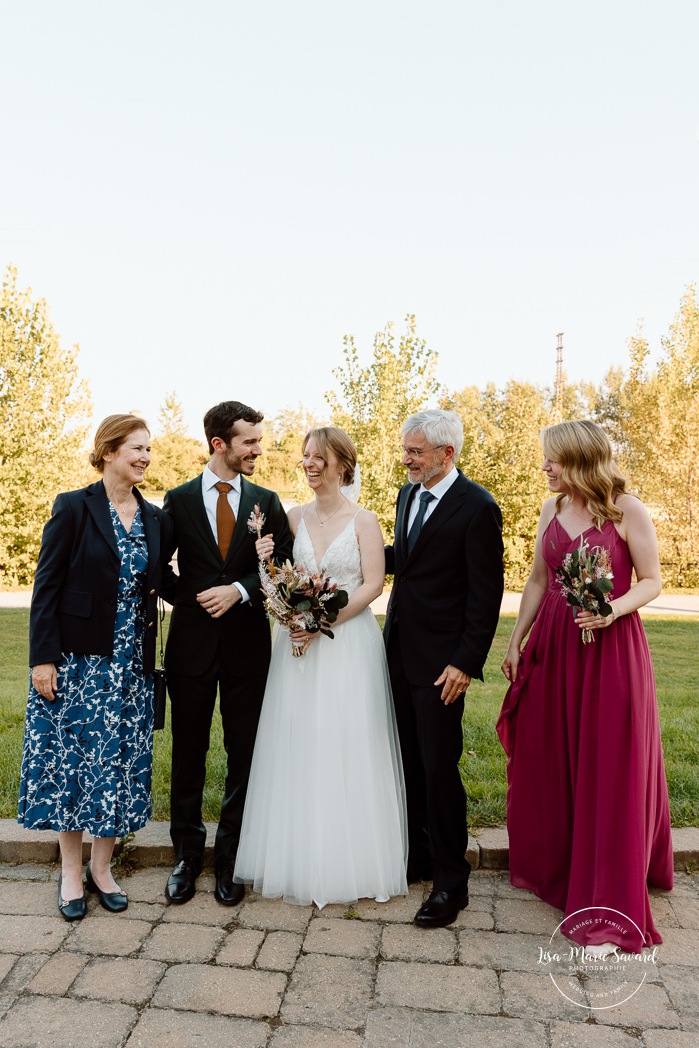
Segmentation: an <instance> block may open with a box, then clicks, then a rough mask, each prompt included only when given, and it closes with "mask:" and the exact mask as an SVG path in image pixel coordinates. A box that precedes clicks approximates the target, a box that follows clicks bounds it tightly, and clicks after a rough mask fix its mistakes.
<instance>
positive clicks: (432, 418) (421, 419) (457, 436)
mask: <svg viewBox="0 0 699 1048" xmlns="http://www.w3.org/2000/svg"><path fill="white" fill-rule="evenodd" d="M409 433H422V435H423V437H424V438H425V439H426V440H427V441H428V442H429V443H430V444H431V445H432V447H433V448H436V447H438V446H439V445H440V444H453V445H454V462H457V461H458V459H459V455H460V454H461V449H462V448H463V446H464V427H463V424H462V422H461V419H460V418H459V416H458V415H457V414H456V412H455V411H440V410H439V409H437V408H430V409H429V410H427V411H417V412H416V413H415V414H414V415H409V416H408V418H407V419H406V420H405V422H404V423H403V427H402V429H401V434H402V435H403V437H406V436H407V435H408V434H409Z"/></svg>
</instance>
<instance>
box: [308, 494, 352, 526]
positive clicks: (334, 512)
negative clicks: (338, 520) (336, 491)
mask: <svg viewBox="0 0 699 1048" xmlns="http://www.w3.org/2000/svg"><path fill="white" fill-rule="evenodd" d="M345 502H347V499H346V498H345V496H344V495H343V496H342V502H341V503H340V505H339V506H338V507H337V509H334V510H333V511H332V513H331V514H330V516H329V517H326V518H325V520H321V519H320V513H319V512H318V503H317V502H316V507H315V510H316V517H317V518H318V523H319V524H320V526H321V528H323V527H325V525H326V524H327V523H328V521H329V520H332V518H333V517H334V516H335V514H336V513H339V512H340V510H341V509H342V507H343V506H344V504H345Z"/></svg>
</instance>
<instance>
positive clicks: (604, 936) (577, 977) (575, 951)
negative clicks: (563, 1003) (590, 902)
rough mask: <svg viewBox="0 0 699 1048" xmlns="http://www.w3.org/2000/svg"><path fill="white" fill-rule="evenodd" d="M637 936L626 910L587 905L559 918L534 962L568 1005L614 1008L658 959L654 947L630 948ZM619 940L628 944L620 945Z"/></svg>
mask: <svg viewBox="0 0 699 1048" xmlns="http://www.w3.org/2000/svg"><path fill="white" fill-rule="evenodd" d="M639 937H640V938H641V940H643V933H642V932H641V930H640V928H639V927H638V925H637V924H635V923H634V922H633V921H632V920H631V918H630V917H627V916H626V914H624V913H621V912H620V911H619V910H614V909H612V908H611V907H607V906H588V907H585V908H584V909H582V910H577V911H576V912H575V913H571V914H569V915H568V916H567V917H566V918H564V920H562V921H561V923H560V924H559V925H558V927H557V928H556V929H555V931H554V932H553V934H552V935H551V938H550V939H549V941H548V943H547V944H546V946H544V947H541V946H540V947H539V957H538V964H539V965H540V966H541V967H542V968H543V969H544V970H545V971H547V972H548V974H549V976H550V978H551V981H552V982H553V984H554V986H555V987H556V989H557V990H558V992H559V993H560V994H562V995H563V997H565V998H566V1000H567V1001H570V1002H571V1004H575V1005H577V1006H578V1007H580V1008H589V1009H591V1010H592V1011H602V1010H603V1009H605V1008H616V1007H618V1005H620V1004H624V1002H625V1001H628V1000H629V999H630V998H631V997H633V996H634V994H636V993H638V991H639V990H640V988H641V987H642V986H643V983H644V982H645V981H646V979H647V977H648V974H649V972H650V971H652V969H653V966H655V965H657V963H658V948H657V947H654V948H653V949H652V950H641V952H640V953H638V952H636V951H635V950H634V949H633V946H632V944H633V943H634V942H638V939H639ZM590 939H594V941H595V944H594V945H592V944H591V943H590V942H589V940H590ZM578 940H583V941H585V940H587V941H588V945H586V946H583V945H581V944H580V943H579V942H578ZM625 941H626V942H627V943H628V946H624V945H620V943H621V944H623V943H624V942H625Z"/></svg>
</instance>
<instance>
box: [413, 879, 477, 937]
mask: <svg viewBox="0 0 699 1048" xmlns="http://www.w3.org/2000/svg"><path fill="white" fill-rule="evenodd" d="M467 906H468V888H467V889H466V891H464V892H439V891H437V892H430V894H429V895H428V896H427V901H426V902H423V904H422V906H421V907H420V909H419V910H418V911H417V913H416V914H415V924H417V925H418V926H419V927H420V928H443V927H444V925H445V924H451V923H452V922H453V921H455V920H456V918H457V917H458V916H459V912H460V911H461V910H463V909H465V908H466V907H467Z"/></svg>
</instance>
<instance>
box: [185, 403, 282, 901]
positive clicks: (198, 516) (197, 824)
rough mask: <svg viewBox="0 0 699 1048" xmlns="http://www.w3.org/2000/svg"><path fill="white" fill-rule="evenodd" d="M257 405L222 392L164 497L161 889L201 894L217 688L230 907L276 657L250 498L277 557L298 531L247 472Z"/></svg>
mask: <svg viewBox="0 0 699 1048" xmlns="http://www.w3.org/2000/svg"><path fill="white" fill-rule="evenodd" d="M262 418H263V416H262V414H261V413H260V412H259V411H255V410H254V409H253V408H250V407H247V405H245V404H241V403H240V402H239V401H234V400H233V401H225V402H223V403H222V404H217V405H216V407H213V408H211V410H210V411H208V412H207V413H206V415H205V417H204V431H205V433H206V439H207V440H208V443H209V452H210V455H211V458H210V460H209V463H208V465H207V466H206V467H205V469H204V472H203V474H202V475H201V476H199V477H196V478H195V479H194V480H191V481H189V482H188V483H186V484H182V485H181V486H180V487H178V488H174V489H173V490H172V491H168V492H167V494H166V496H165V509H166V510H167V511H168V512H169V513H170V514H171V515H172V518H173V521H174V526H175V545H176V547H177V550H178V554H177V564H178V570H179V577H176V578H175V579H174V581H173V580H171V585H172V589H171V592H170V593H168V591H167V589H166V590H165V595H166V597H167V598H168V599H170V600H172V603H173V604H174V607H173V612H172V620H171V624H170V632H169V636H168V642H167V649H166V653H165V666H166V669H167V678H168V690H169V693H170V698H171V700H172V787H171V805H170V836H171V838H172V843H173V847H174V850H175V857H176V859H177V865H176V866H175V869H174V870H173V872H172V874H171V875H170V877H169V879H168V882H167V887H166V889H165V894H166V896H167V898H168V899H169V900H170V902H173V903H184V902H187V900H188V899H191V897H192V896H193V895H194V892H195V882H196V878H197V876H198V874H199V872H200V869H201V860H202V854H203V851H204V845H205V842H206V830H205V827H204V824H203V822H202V796H203V790H204V781H205V775H206V753H207V750H208V748H209V733H210V730H211V720H212V716H213V711H214V705H215V702H216V693H217V691H218V694H219V706H220V712H221V720H222V724H223V741H224V746H225V749H226V754H227V758H228V766H227V776H226V785H225V794H224V797H223V800H222V804H221V815H220V819H219V824H218V830H217V833H216V842H215V847H214V860H215V874H216V889H215V893H214V894H215V896H216V898H217V900H218V901H219V902H220V903H222V904H224V905H226V906H233V905H235V904H236V903H237V902H240V900H241V898H242V896H243V893H244V888H243V885H242V884H234V882H233V867H234V865H235V857H236V852H237V848H238V842H239V837H240V827H241V823H242V818H243V807H244V804H245V792H246V789H247V783H248V777H249V774H250V764H251V761H252V752H253V748H254V744H255V733H256V731H257V722H258V720H259V716H260V710H261V707H262V698H263V695H264V690H265V683H266V680H267V670H268V667H269V659H270V630H269V624H268V622H267V618H266V615H265V612H264V607H263V604H262V599H261V596H260V579H259V575H258V558H257V553H256V552H255V539H256V537H257V536H256V535H255V534H253V533H251V531H250V530H249V529H248V519H249V517H250V513H251V512H252V510H253V508H254V507H255V505H256V504H257V505H259V506H260V509H261V511H262V513H263V514H264V515H265V518H266V524H265V529H264V530H265V534H273V535H274V543H275V550H276V555H277V558H278V559H280V560H281V561H282V562H283V561H284V560H286V558H287V557H290V556H291V549H292V537H291V532H290V530H289V524H288V521H287V519H286V514H285V512H284V510H283V508H282V505H281V503H280V501H279V498H278V496H277V495H276V494H275V493H274V492H272V491H268V490H267V489H265V488H261V487H258V486H257V485H256V484H251V483H250V482H249V481H247V480H245V479H244V478H245V477H249V476H251V475H252V473H253V472H254V469H255V461H256V459H257V458H258V456H259V455H260V454H261V448H260V440H261V437H262V426H261V422H262Z"/></svg>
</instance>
